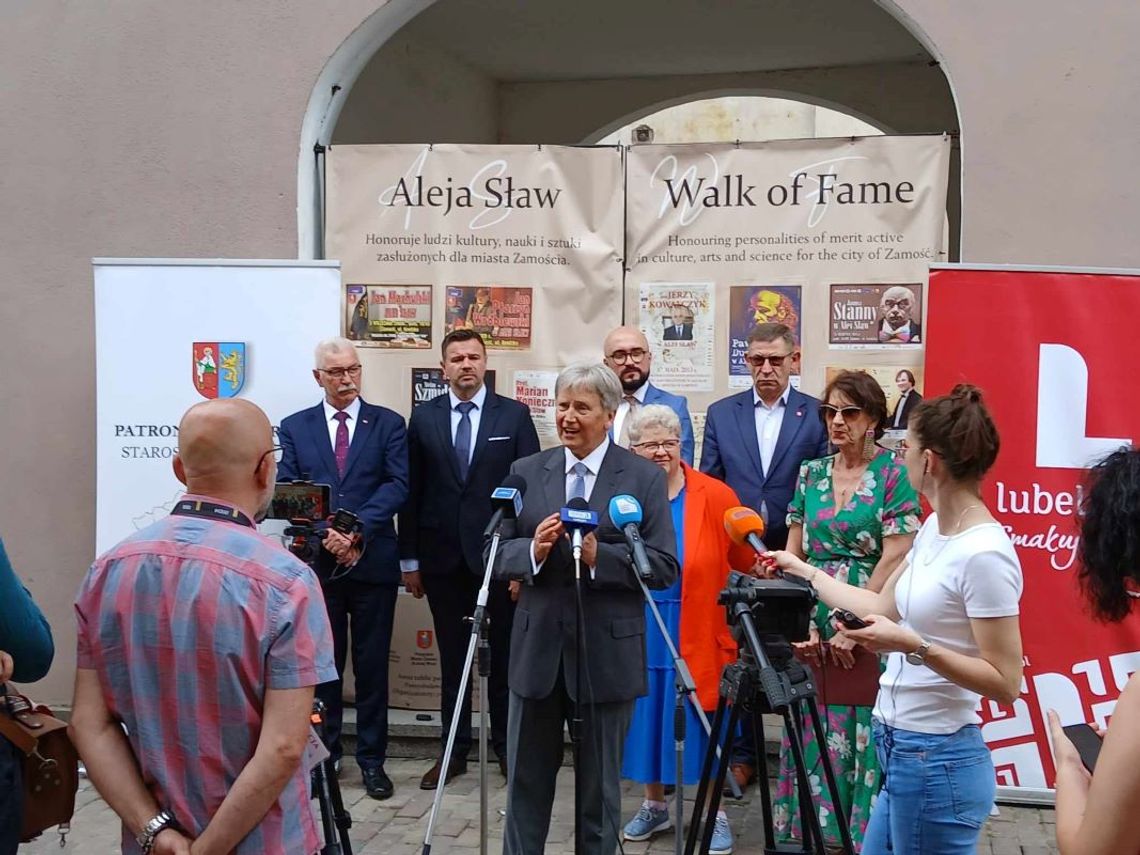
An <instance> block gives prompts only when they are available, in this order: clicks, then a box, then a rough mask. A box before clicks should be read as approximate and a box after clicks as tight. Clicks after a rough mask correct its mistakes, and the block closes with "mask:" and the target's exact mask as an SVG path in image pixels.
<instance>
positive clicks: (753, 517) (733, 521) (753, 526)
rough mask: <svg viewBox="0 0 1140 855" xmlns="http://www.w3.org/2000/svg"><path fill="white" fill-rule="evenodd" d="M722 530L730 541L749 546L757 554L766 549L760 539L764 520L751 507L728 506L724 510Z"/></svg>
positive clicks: (761, 553) (762, 552)
mask: <svg viewBox="0 0 1140 855" xmlns="http://www.w3.org/2000/svg"><path fill="white" fill-rule="evenodd" d="M724 530H725V531H726V532H728V536H729V537H730V538H731V539H732V542H733V543H735V544H738V545H740V546H751V547H752V550H753V551H754V552H755V553H756V554H757V555H763V554H764V553H765V552H767V551H768V547H767V546H765V545H764V541H762V540H761V539H760V537H761V535H763V534H764V520H762V519H761V518H760V514H758V513H756V511H754V510H752V508H745V507H736V508H729V509H728V510H727V511H725V512H724Z"/></svg>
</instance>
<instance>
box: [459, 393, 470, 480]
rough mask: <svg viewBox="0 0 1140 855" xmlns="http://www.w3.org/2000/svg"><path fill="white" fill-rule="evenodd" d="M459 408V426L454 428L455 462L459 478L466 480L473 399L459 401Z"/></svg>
mask: <svg viewBox="0 0 1140 855" xmlns="http://www.w3.org/2000/svg"><path fill="white" fill-rule="evenodd" d="M455 409H457V410H459V427H457V428H456V429H455V462H456V463H458V464H459V480H460V481H466V480H467V470H468V469H469V468H470V466H471V411H472V410H473V409H475V403H474V401H461V402H460V403H459V404H458V405H457V406H456V408H455Z"/></svg>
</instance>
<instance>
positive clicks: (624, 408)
mask: <svg viewBox="0 0 1140 855" xmlns="http://www.w3.org/2000/svg"><path fill="white" fill-rule="evenodd" d="M648 391H649V381H648V380H646V381H645V382H644V383H642V384H641V386H639V387H638V388H637V390H636V391H634V392H633V397H634V398H635V399H636V400H637V403H639V404H641V405H642V406H645V393H646V392H648ZM628 394H629V393H628V392H626V391H625V390H624V389H622V393H621V403H620V404H618V408H617V412H616V413H615V414H614V436H615V437H620V436H621V426H622V422H624V421H625V419H626V416H628V415H629V401H627V400H626V399H625V398H626V395H628ZM595 450H596V449H595ZM566 453H567V454H569V453H570V452H569V451H568V452H566Z"/></svg>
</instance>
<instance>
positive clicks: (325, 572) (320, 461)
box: [278, 338, 408, 799]
mask: <svg viewBox="0 0 1140 855" xmlns="http://www.w3.org/2000/svg"><path fill="white" fill-rule="evenodd" d="M315 355H316V367H315V368H314V369H313V377H314V378H315V379H316V381H317V385H319V386H320V387H321V388H322V389H323V390H324V393H325V397H324V400H323V401H321V403H319V404H317V405H316V406H315V407H310V408H309V409H307V410H301V412H299V413H294V414H293V415H291V416H289V417H288V418H286V419H284V420H283V421H282V422H281V429H280V431H279V432H278V436H279V437H280V438H281V447H282V448H284V450H285V451H284V455H283V457H282V459H281V470H280V473H279V474H280V477H281V480H282V481H290V480H296V479H302V480H305V481H316V482H317V483H318V484H330V485H331V486H332V495H331V498H332V507H331V510H332V511H337V510H340V509H342V508H343V509H344V510H348V511H352V512H353V513H354V514H356V516H357V517H359V518H360V522H361V524H362V525H363V531H362V532H361V534H360V536H359V537H358V538H352V537H348V536H346V535H343V534H340V533H339V532H336V531H334V530H332V529H329V531H328V535H327V536H326V537H325V539H324V540H322V541H321V552H320V558H319V559H318V561H317V568H316V569H317V575H318V576H319V577H320V580H321V588H322V590H323V591H324V594H325V604H326V605H327V606H328V612H329V620H330V622H331V623H332V631H333V641H334V644H335V656H336V671H337V675H338V677H337V679H335V680H333V681H331V682H329V683H325V684H324V685H322V686H321V687H320V688H318V689H317V696H318V697H320V699H321V700H322V701H324V702H325V705H326V706H327V707H328V717H327V719H326V725H327V731H326V733H327V736H328V740H329V748H330V750H331V751H332V753H333V757H334V758H335V761H336V763H337V765H338V768H339V763H340V757H341V753H342V747H341V741H340V734H341V722H342V718H343V711H344V703H343V700H342V697H341V696H342V691H343V678H344V664H345V660H346V658H347V655H348V637H349V633H350V631H351V635H352V670H353V673H354V674H355V675H356V762H357V765H358V766H359V767H360V772H361V774H362V775H363V777H364V789H365V791H366V792H367V793H368V795H369V796H371V797H372V798H374V799H386V798H389V797H390V796H391V795H392V792H393V789H392V780H391V779H390V778H389V777H388V775H387V774H385V772H384V760H385V758H386V756H387V750H388V650H389V648H390V647H391V644H392V624H393V621H394V619H395V615H396V595H397V593H398V592H399V585H400V556H399V551H398V549H397V546H396V526H395V522H394V521H395V518H396V512H397V511H399V509H400V508H401V507H402V506H403V504H404V501H405V500H406V499H407V498H408V443H407V431H406V430H405V429H404V420H403V418H401V417H400V416H399V415H397V414H396V413H394V412H392V411H391V410H389V409H386V408H384V407H378V406H375V405H373V404H368V403H365V402H364V401H363V400H362V399H361V397H360V380H361V367H360V359H359V358H358V356H357V354H356V348H355V347H353V344H352V342H351V341H349V340H348V339H346V338H330V339H326V340H325V341H322V342H321V343H320V344H318V345H317V349H316V354H315Z"/></svg>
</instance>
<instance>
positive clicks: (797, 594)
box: [717, 570, 816, 641]
mask: <svg viewBox="0 0 1140 855" xmlns="http://www.w3.org/2000/svg"><path fill="white" fill-rule="evenodd" d="M717 602H718V603H720V604H721V605H722V606H724V607H725V609H726V611H727V612H728V623H729V627H730V628H731V629H732V630H733V635H734V636H735V637H736V638H737V641H740V638H739V627H738V625H739V623H740V620H739V617H738V615H737V613H736V609H735V608H734V607H735V606H737V605H739V604H743V605H744V606H747V608H748V611H749V613H751V615H752V619H753V621H755V623H756V631H757V632H758V633H759V634H760V635H778V636H780V637H781V638H783V639H784V640H785V641H807V638H808V630H809V628H810V626H811V614H812V610H813V609H814V608H815V603H816V594H815V589H814V588H812V587H811V585H808V584H807V583H806V582H800V581H798V580H792V579H789V578H783V579H757V578H756V577H754V576H749V575H747V574H745V573H740V572H738V571H736V570H733V571H731V572H730V573H729V574H728V586H727V587H726V588H725V589H724V590H723V591H721V592H720V594H719V596H718V597H717Z"/></svg>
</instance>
